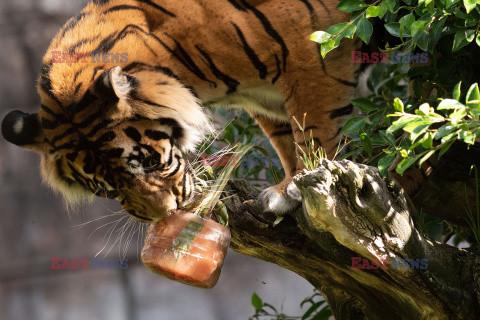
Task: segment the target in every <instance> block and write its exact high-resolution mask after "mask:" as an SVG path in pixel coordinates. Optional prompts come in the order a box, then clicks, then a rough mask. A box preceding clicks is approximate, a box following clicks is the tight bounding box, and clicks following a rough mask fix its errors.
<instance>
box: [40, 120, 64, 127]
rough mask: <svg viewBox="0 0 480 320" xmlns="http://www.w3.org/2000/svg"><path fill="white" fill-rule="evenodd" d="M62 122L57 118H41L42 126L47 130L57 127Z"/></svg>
mask: <svg viewBox="0 0 480 320" xmlns="http://www.w3.org/2000/svg"><path fill="white" fill-rule="evenodd" d="M61 124H62V123H61V122H60V121H58V120H55V121H51V120H48V119H45V118H43V119H42V128H43V129H47V130H53V129H56V128H57V127H59V126H60V125H61Z"/></svg>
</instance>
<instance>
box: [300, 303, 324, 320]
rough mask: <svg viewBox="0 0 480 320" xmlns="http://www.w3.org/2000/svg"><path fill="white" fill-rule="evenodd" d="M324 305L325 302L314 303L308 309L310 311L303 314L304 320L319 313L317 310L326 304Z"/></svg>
mask: <svg viewBox="0 0 480 320" xmlns="http://www.w3.org/2000/svg"><path fill="white" fill-rule="evenodd" d="M324 303H325V300H323V301H319V302H315V303H313V304H312V305H311V306H310V308H308V310H307V311H306V312H305V313H304V314H303V316H302V320H306V319H308V317H310V315H311V314H312V313H313V312H315V311H317V309H318V308H319V307H321V306H322V304H324Z"/></svg>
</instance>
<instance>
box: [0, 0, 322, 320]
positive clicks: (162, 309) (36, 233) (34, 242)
mask: <svg viewBox="0 0 480 320" xmlns="http://www.w3.org/2000/svg"><path fill="white" fill-rule="evenodd" d="M86 3H87V1H85V0H76V1H72V0H70V1H62V0H1V2H0V117H1V118H3V116H4V115H5V114H6V112H7V111H8V110H10V109H21V110H23V111H25V112H36V110H38V108H39V102H40V101H39V97H38V95H37V93H36V91H35V81H36V78H37V76H38V73H39V70H40V65H41V57H42V55H43V54H44V52H45V50H46V48H47V45H48V43H49V41H50V39H51V38H52V37H53V36H54V34H55V33H56V32H57V30H58V29H59V28H60V26H61V25H63V24H64V22H65V21H66V20H67V19H68V18H69V17H70V16H72V15H73V14H75V13H77V12H79V11H80V10H81V8H83V7H84V6H85V4H86ZM38 166H39V159H38V157H37V156H36V155H35V154H33V153H29V152H27V151H25V150H22V149H20V148H18V147H16V146H14V145H11V144H8V143H7V142H5V141H4V140H3V139H0V218H1V220H0V241H1V242H0V257H1V260H0V261H1V262H0V319H5V320H17V319H18V320H25V319H38V320H43V319H45V320H53V319H62V320H73V319H79V320H80V319H82V320H85V319H93V320H96V319H115V320H122V319H129V320H133V319H135V320H136V319H157V320H160V319H166V320H196V319H202V320H203V319H205V320H210V319H211V320H230V319H235V320H236V319H238V320H240V319H248V317H249V316H251V315H252V314H253V307H252V306H251V304H250V297H251V294H252V292H254V291H255V292H257V293H258V294H259V295H260V296H261V297H262V298H264V300H265V301H267V302H269V303H271V304H273V305H274V306H278V307H280V306H281V305H282V303H283V305H284V311H285V313H287V314H299V309H298V305H299V303H300V301H301V300H302V299H303V298H304V297H306V296H308V295H311V293H312V290H313V288H312V286H311V285H309V284H308V283H307V282H306V281H305V280H303V279H302V278H300V277H298V276H297V275H295V274H293V273H291V272H290V271H287V270H284V269H281V268H279V267H278V266H276V265H273V264H269V263H266V262H263V261H259V260H255V259H253V258H250V257H247V256H243V255H240V254H236V253H235V252H233V251H230V252H229V254H228V256H227V261H226V264H225V266H224V267H223V271H222V276H221V278H220V281H219V283H218V284H217V286H216V287H215V288H214V289H211V290H203V289H197V288H193V287H189V286H186V285H182V284H178V283H175V282H173V281H170V280H166V279H164V278H162V277H160V276H157V275H154V274H152V273H150V272H149V271H148V270H147V269H145V268H144V267H143V265H142V264H141V263H140V262H139V261H138V258H137V253H138V250H139V249H137V248H138V247H140V248H141V246H142V244H141V239H139V237H137V234H136V233H132V236H131V239H132V241H131V242H130V244H128V245H126V244H125V240H127V239H128V236H127V234H128V233H127V234H125V235H124V237H122V239H123V240H124V241H123V242H122V244H121V245H120V248H121V249H123V248H124V247H125V246H126V247H127V249H128V252H127V258H128V265H129V267H128V269H127V270H97V269H88V270H52V269H51V258H52V257H62V258H67V259H72V258H87V259H89V258H92V257H93V256H94V255H95V254H96V253H97V252H98V251H99V250H100V249H102V247H104V245H105V244H106V243H107V238H108V237H105V235H106V234H107V233H108V228H109V227H110V226H112V225H113V224H110V225H106V226H105V227H104V228H101V229H100V230H98V231H96V232H94V231H95V230H96V229H97V228H98V227H100V226H102V225H104V224H106V223H108V222H111V221H113V220H111V219H110V218H106V219H100V220H98V221H93V222H91V223H89V224H87V225H85V226H84V227H83V228H79V227H75V226H77V225H79V224H82V223H85V222H88V221H92V220H94V219H96V218H99V217H102V216H105V215H107V214H110V213H112V212H115V211H116V210H119V206H118V204H117V203H115V202H111V201H108V200H104V199H97V200H95V202H94V203H93V204H91V205H87V206H85V207H84V208H83V209H81V210H80V212H79V213H77V214H73V213H72V214H71V216H70V217H69V216H68V215H67V213H66V210H65V208H64V206H63V204H62V200H61V198H60V197H58V196H56V195H54V194H53V193H52V192H51V191H50V190H49V189H48V187H46V186H45V185H42V183H41V179H40V176H39V169H38ZM92 232H94V233H93V234H92ZM89 236H90V237H89ZM114 239H116V236H115V234H114V235H113V236H112V238H111V239H110V240H109V246H107V248H106V250H104V251H103V252H102V254H101V255H100V257H104V254H105V252H107V251H108V249H109V248H110V245H111V244H112V243H113V241H114ZM106 257H107V258H115V259H116V258H118V257H119V252H118V245H116V246H114V247H113V249H112V250H111V251H110V252H109V253H108V255H107V256H106Z"/></svg>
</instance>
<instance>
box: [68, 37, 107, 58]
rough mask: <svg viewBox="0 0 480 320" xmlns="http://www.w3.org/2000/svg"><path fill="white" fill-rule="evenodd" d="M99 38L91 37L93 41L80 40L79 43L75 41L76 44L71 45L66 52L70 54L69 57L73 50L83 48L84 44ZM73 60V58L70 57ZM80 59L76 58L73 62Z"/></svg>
mask: <svg viewBox="0 0 480 320" xmlns="http://www.w3.org/2000/svg"><path fill="white" fill-rule="evenodd" d="M98 37H99V36H96V37H93V39H91V38H89V39H82V40H80V41H77V42H76V43H74V44H72V45H71V46H70V47H68V49H67V52H68V53H69V54H70V55H73V54H74V53H75V50H77V48H78V47H81V46H83V45H84V44H85V43H88V42H90V41H95V39H97V38H98ZM72 58H73V56H72ZM79 59H80V58H77V60H76V61H74V62H78V60H79Z"/></svg>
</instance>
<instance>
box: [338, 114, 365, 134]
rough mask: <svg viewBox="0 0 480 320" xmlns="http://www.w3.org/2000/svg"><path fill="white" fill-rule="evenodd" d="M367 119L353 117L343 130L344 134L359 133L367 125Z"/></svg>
mask: <svg viewBox="0 0 480 320" xmlns="http://www.w3.org/2000/svg"><path fill="white" fill-rule="evenodd" d="M365 121H366V118H365V117H353V118H350V119H348V121H347V122H346V123H345V125H344V126H343V128H342V131H341V132H342V133H354V132H359V131H360V129H362V128H363V126H364V125H365Z"/></svg>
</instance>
